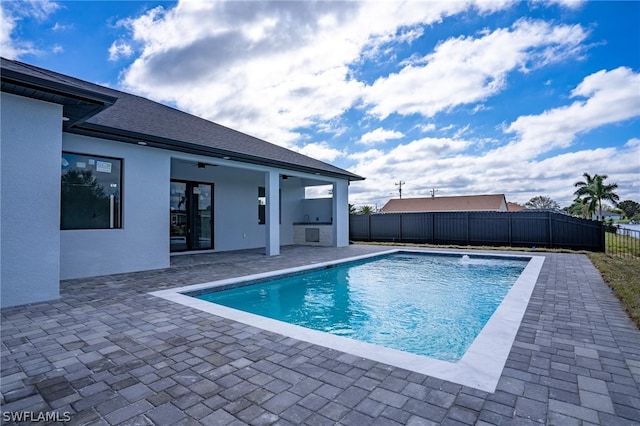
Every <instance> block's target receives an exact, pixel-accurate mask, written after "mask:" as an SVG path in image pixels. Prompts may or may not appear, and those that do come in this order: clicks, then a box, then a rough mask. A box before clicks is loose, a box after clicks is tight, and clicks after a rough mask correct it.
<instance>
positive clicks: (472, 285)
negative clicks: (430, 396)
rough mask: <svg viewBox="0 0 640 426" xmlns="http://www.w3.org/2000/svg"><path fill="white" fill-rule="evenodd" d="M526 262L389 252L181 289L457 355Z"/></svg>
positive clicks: (359, 336) (375, 339)
mask: <svg viewBox="0 0 640 426" xmlns="http://www.w3.org/2000/svg"><path fill="white" fill-rule="evenodd" d="M526 263H527V260H526V259H521V258H492V257H477V256H474V257H469V256H468V255H465V256H464V257H461V256H458V255H456V256H452V255H442V254H425V253H393V254H387V255H384V256H379V257H375V258H372V259H368V260H361V261H357V262H348V263H343V264H340V265H332V266H331V267H325V268H322V269H318V270H313V271H309V272H305V273H303V274H292V275H289V276H284V277H280V278H274V279H268V280H265V281H264V282H258V283H251V284H250V285H244V286H241V287H234V288H230V289H220V288H216V289H211V290H205V291H197V292H193V293H187V295H189V296H193V297H197V298H198V299H201V300H205V301H208V302H212V303H217V304H220V305H224V306H227V307H229V308H234V309H239V310H242V311H245V312H250V313H252V314H256V315H261V316H264V317H268V318H272V319H275V320H278V321H284V322H287V323H289V324H296V325H299V326H302V327H307V328H311V329H314V330H318V331H323V332H326V333H331V334H334V335H337V336H344V337H349V338H351V339H356V340H360V341H363V342H368V343H373V344H375V345H381V346H385V347H388V348H393V349H398V350H401V351H406V352H410V353H413V354H416V355H424V356H430V357H433V358H436V359H440V360H443V361H451V362H455V361H458V360H459V359H460V358H461V357H462V355H464V353H465V351H466V350H467V348H468V347H469V346H470V345H471V343H472V342H473V340H474V339H475V338H476V337H477V335H478V334H479V333H480V330H482V328H483V327H484V325H485V324H486V322H487V321H488V320H489V318H490V317H491V315H492V314H493V312H494V311H495V310H496V308H497V307H498V305H500V303H501V302H502V299H504V296H505V295H506V294H507V292H508V291H509V289H510V288H511V286H512V285H513V284H514V283H515V281H516V279H517V278H518V276H519V275H520V274H521V273H522V271H523V270H524V267H525V266H526ZM452 297H455V303H452Z"/></svg>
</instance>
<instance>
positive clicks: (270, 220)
mask: <svg viewBox="0 0 640 426" xmlns="http://www.w3.org/2000/svg"><path fill="white" fill-rule="evenodd" d="M264 186H265V196H266V198H267V205H266V207H265V208H266V221H267V223H266V226H267V229H266V242H265V247H266V254H267V256H277V255H279V254H280V173H278V172H273V171H271V172H266V173H265V185H264Z"/></svg>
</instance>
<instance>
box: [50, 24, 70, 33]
mask: <svg viewBox="0 0 640 426" xmlns="http://www.w3.org/2000/svg"><path fill="white" fill-rule="evenodd" d="M71 28H73V25H64V24H61V23H59V22H56V23H55V24H54V25H53V27H51V30H52V31H67V30H69V29H71Z"/></svg>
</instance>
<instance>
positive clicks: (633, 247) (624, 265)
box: [362, 233, 640, 329]
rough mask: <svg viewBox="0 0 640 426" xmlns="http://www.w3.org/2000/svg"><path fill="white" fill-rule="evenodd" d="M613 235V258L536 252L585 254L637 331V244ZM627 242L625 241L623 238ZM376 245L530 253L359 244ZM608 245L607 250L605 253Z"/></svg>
mask: <svg viewBox="0 0 640 426" xmlns="http://www.w3.org/2000/svg"><path fill="white" fill-rule="evenodd" d="M612 235H613V234H609V233H606V234H605V238H606V242H607V244H609V243H611V247H612V248H613V249H614V250H616V251H615V252H617V253H618V254H619V255H616V256H613V255H610V254H605V253H593V252H587V251H575V250H567V249H546V248H538V249H536V251H541V252H554V253H575V254H586V255H587V256H589V259H591V262H592V263H593V264H594V266H595V267H596V268H597V269H598V271H599V272H600V275H601V276H602V279H603V280H604V281H605V282H606V283H607V285H608V286H609V287H611V289H612V290H613V292H614V294H615V295H616V297H617V298H618V299H619V300H620V302H621V303H622V306H623V307H624V310H625V311H627V313H628V314H629V317H630V318H631V320H632V321H633V322H635V324H636V326H637V327H638V329H640V253H639V252H638V248H639V246H638V243H637V242H633V241H628V240H627V239H625V238H613V237H612ZM627 238H628V237H627ZM362 244H379V245H387V246H413V247H432V248H459V249H471V248H473V249H476V250H507V251H532V250H531V249H529V248H518V247H489V246H486V247H485V246H482V247H475V246H474V247H470V246H434V245H431V244H404V243H362ZM609 247H610V246H609V245H607V249H608V250H609Z"/></svg>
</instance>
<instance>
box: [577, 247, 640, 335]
mask: <svg viewBox="0 0 640 426" xmlns="http://www.w3.org/2000/svg"><path fill="white" fill-rule="evenodd" d="M589 258H590V259H591V261H592V262H593V264H594V265H595V267H596V268H598V271H600V275H602V278H603V279H604V281H605V282H606V283H607V284H608V285H609V287H611V288H612V289H613V292H614V294H615V295H616V297H617V298H618V299H619V300H620V302H621V303H622V306H623V307H624V309H625V311H627V313H628V314H629V317H631V319H632V320H633V321H634V322H635V323H636V326H637V327H638V328H639V329H640V259H638V258H637V257H636V258H632V257H618V256H610V255H607V254H604V253H589Z"/></svg>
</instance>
